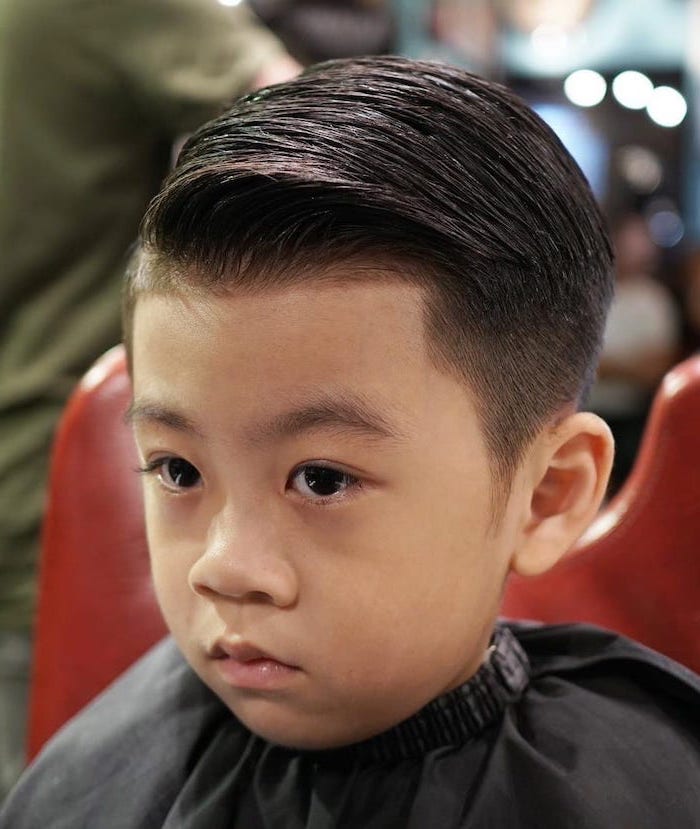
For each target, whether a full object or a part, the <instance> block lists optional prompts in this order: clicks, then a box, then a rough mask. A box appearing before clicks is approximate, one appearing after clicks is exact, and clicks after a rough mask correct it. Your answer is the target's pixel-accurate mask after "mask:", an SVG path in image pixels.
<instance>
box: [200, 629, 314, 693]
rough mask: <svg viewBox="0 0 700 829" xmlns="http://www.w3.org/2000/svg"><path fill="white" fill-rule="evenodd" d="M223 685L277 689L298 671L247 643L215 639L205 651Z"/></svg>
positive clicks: (294, 666) (248, 688)
mask: <svg viewBox="0 0 700 829" xmlns="http://www.w3.org/2000/svg"><path fill="white" fill-rule="evenodd" d="M207 654H208V656H209V657H210V658H211V659H213V660H214V662H215V664H216V669H217V672H218V674H219V676H220V677H221V678H222V679H223V680H224V682H225V683H226V684H227V685H232V686H233V687H236V688H240V689H246V690H260V691H264V690H268V691H271V690H277V689H280V688H282V687H283V686H285V685H287V684H288V683H289V681H290V680H291V679H292V678H293V677H294V676H295V675H297V674H298V673H300V668H298V667H297V666H296V665H288V664H287V663H285V662H281V661H280V660H278V659H276V658H275V657H274V656H271V655H270V654H269V653H267V652H266V651H263V650H262V649H261V648H258V647H257V646H256V645H253V644H252V643H250V642H245V641H242V640H237V641H235V642H231V641H230V640H227V639H223V638H222V639H217V641H216V642H215V643H214V645H213V647H212V648H210V649H209V650H208V652H207Z"/></svg>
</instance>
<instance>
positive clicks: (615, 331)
mask: <svg viewBox="0 0 700 829" xmlns="http://www.w3.org/2000/svg"><path fill="white" fill-rule="evenodd" d="M613 243H614V246H615V298H614V300H613V304H612V307H611V310H610V315H609V316H608V321H607V325H606V328H605V339H604V344H603V351H602V356H601V361H600V366H599V370H598V379H597V381H596V383H595V385H594V387H593V390H592V393H591V398H590V407H591V409H592V410H593V411H595V412H597V413H598V414H600V415H601V416H602V417H603V418H604V419H605V420H606V421H607V422H608V425H609V426H610V428H611V430H612V433H613V436H614V438H615V462H614V464H613V471H612V476H611V484H610V489H609V494H611V495H612V494H614V493H615V492H616V491H617V490H618V489H619V488H620V486H621V485H622V484H623V483H624V482H625V480H626V479H627V477H628V475H629V473H630V472H631V470H632V467H633V465H634V462H635V459H636V456H637V450H638V448H639V443H640V441H641V437H642V434H643V431H644V425H645V423H646V418H647V414H648V411H649V406H650V403H651V400H652V397H653V394H654V391H655V390H656V388H657V386H658V384H659V382H660V381H661V379H662V377H663V376H664V374H665V373H666V372H667V371H668V370H669V369H670V368H671V366H672V365H673V364H674V363H675V362H676V361H677V360H678V359H679V356H680V351H681V321H680V315H679V312H678V309H677V308H676V305H675V302H674V299H673V296H672V294H671V292H670V290H669V289H668V288H667V287H666V286H665V285H664V284H663V283H662V282H661V281H660V280H659V279H657V278H656V273H657V271H658V265H659V249H658V247H657V246H656V244H655V243H654V241H653V240H652V238H651V236H650V233H649V228H648V225H647V222H646V220H645V219H644V217H643V216H642V215H641V214H638V213H627V214H625V215H624V216H622V218H620V219H619V220H618V221H617V222H616V223H615V225H614V230H613Z"/></svg>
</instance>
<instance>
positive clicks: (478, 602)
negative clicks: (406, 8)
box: [0, 58, 700, 829]
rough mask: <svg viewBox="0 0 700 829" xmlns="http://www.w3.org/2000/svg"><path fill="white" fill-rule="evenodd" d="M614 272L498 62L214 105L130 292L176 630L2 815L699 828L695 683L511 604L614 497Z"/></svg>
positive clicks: (558, 157)
mask: <svg viewBox="0 0 700 829" xmlns="http://www.w3.org/2000/svg"><path fill="white" fill-rule="evenodd" d="M610 295H611V251H610V246H609V242H608V239H607V236H606V233H605V231H604V229H603V223H602V220H601V217H600V214H599V212H598V209H597V208H596V205H595V203H594V200H593V198H592V196H591V193H590V191H589V189H588V187H587V185H586V184H585V182H584V180H583V177H582V176H581V173H580V171H579V170H578V168H577V167H576V165H575V164H574V162H573V161H572V160H571V158H570V157H569V155H568V154H567V153H566V151H565V150H564V149H563V147H562V146H561V144H560V143H559V142H558V140H557V139H556V138H555V137H554V135H553V134H552V133H551V132H550V130H549V129H548V128H547V127H546V126H545V125H544V124H543V123H542V122H541V121H540V120H539V119H538V118H537V117H536V116H535V115H534V114H533V113H531V112H530V111H529V110H528V109H527V108H526V107H525V106H524V105H523V104H522V103H521V102H520V101H519V100H518V99H516V98H515V97H514V96H513V95H512V94H511V93H509V92H508V91H506V90H505V89H503V88H502V87H500V86H497V85H495V84H491V83H489V82H487V81H484V80H482V79H479V78H477V77H474V76H471V75H468V74H466V73H464V72H462V71H459V70H457V69H452V68H449V67H447V66H441V65H437V64H429V63H419V62H410V61H407V60H403V59H398V58H387V59H369V58H368V59H362V60H357V61H341V62H334V63H329V64H325V65H321V66H319V67H316V68H315V69H312V70H310V71H308V72H307V73H305V74H304V75H303V76H301V77H300V78H298V79H297V80H294V81H291V82H289V83H287V84H285V85H280V86H276V87H271V88H268V89H267V90H264V91H262V92H259V93H257V94H254V95H252V96H249V97H248V98H245V99H243V100H241V101H239V102H238V103H236V104H235V105H234V106H233V107H232V108H231V109H230V110H229V111H228V112H226V113H225V114H224V115H222V116H221V117H220V118H218V119H217V120H215V121H213V122H211V123H210V124H208V125H207V126H205V127H204V128H203V129H202V130H200V131H199V132H198V133H197V134H196V135H195V136H194V137H193V138H192V139H191V140H190V141H189V143H188V144H187V145H186V147H185V149H184V151H183V153H182V155H181V158H180V160H179V163H178V166H177V168H176V170H175V171H174V172H173V174H172V176H171V178H170V179H169V181H168V182H167V183H166V184H165V186H164V188H163V190H162V192H161V194H160V195H159V196H158V197H157V198H156V200H155V201H154V203H153V204H152V206H151V208H150V210H149V213H148V215H147V217H146V219H145V223H144V227H143V238H142V252H141V256H140V259H139V263H138V266H137V267H136V268H135V269H134V272H133V273H132V274H131V275H130V277H129V282H128V286H127V296H126V338H127V345H128V349H129V354H130V360H131V371H132V377H133V385H134V400H133V404H132V406H131V409H130V413H129V416H130V418H131V420H132V422H133V424H134V430H135V435H136V441H137V444H138V448H139V453H140V456H141V459H142V464H143V470H142V471H143V474H144V490H145V502H146V516H147V527H148V537H149V545H150V550H151V556H152V565H153V576H154V580H155V584H156V589H157V594H158V598H159V601H160V604H161V607H162V610H163V613H164V615H165V618H166V620H167V623H168V625H169V627H170V630H171V631H172V634H173V640H174V643H175V644H174V643H173V641H172V640H168V641H166V642H165V643H163V644H161V645H159V646H158V647H156V648H155V649H154V650H153V651H152V652H151V653H150V654H148V655H147V656H146V657H145V658H144V659H143V660H141V662H139V663H138V664H137V665H136V666H135V667H134V668H133V669H132V670H131V671H129V672H128V673H127V674H126V675H125V676H124V677H123V678H122V679H121V680H119V681H118V682H117V683H116V684H115V685H114V686H113V687H112V688H111V689H110V690H108V691H107V692H106V693H105V694H104V695H103V696H102V697H101V698H99V699H98V700H97V701H96V702H95V703H93V705H91V706H90V707H89V708H88V709H87V710H86V711H85V712H84V713H83V714H81V715H80V716H79V717H78V718H77V719H76V720H74V721H73V723H72V724H70V725H69V726H68V727H67V728H66V729H65V730H63V731H62V733H60V734H59V735H58V736H57V737H56V738H55V739H54V740H53V741H52V743H51V744H50V746H49V747H47V749H46V750H45V751H44V752H43V754H42V755H41V757H40V758H39V759H38V761H37V762H36V763H35V765H34V767H33V768H32V769H31V770H30V771H29V772H28V773H27V774H26V775H25V777H24V779H23V781H22V782H21V783H20V784H19V786H18V788H17V789H16V790H15V793H14V795H13V796H12V797H11V798H10V801H9V803H8V804H7V806H6V809H5V811H4V813H3V818H2V820H0V824H2V826H3V827H10V826H12V827H13V828H15V829H16V827H30V826H31V827H36V826H42V827H43V826H51V827H66V829H67V828H68V827H70V829H76V828H77V827H99V829H105V828H108V827H169V828H170V829H172V827H188V829H189V827H203V828H204V829H212V828H213V827H242V829H256V828H257V827H275V829H276V828H277V827H280V829H293V828H295V827H313V829H322V828H323V829H325V828H326V827H336V826H342V827H351V829H368V828H370V827H377V829H391V828H392V827H402V828H403V827H411V829H422V828H423V827H440V829H448V827H479V829H484V828H486V829H488V828H489V827H495V829H503V828H505V829H511V827H516V829H517V827H528V828H530V827H538V828H540V827H553V829H564V827H576V829H601V828H602V827H615V828H616V829H617V827H630V829H659V827H662V826H672V827H674V829H690V827H697V826H698V820H699V818H698V814H699V813H700V811H699V807H700V735H699V733H698V716H697V715H698V704H699V703H700V684H699V683H698V679H697V678H696V677H694V676H693V675H692V674H691V673H690V672H689V671H686V670H684V669H683V668H681V667H680V666H677V665H675V664H673V663H671V662H670V661H668V660H666V659H665V658H663V657H661V656H659V655H656V654H654V653H652V652H650V651H647V650H645V649H643V648H641V647H639V646H637V645H634V644H633V643H631V642H628V641H626V640H624V639H622V638H620V637H618V636H616V635H614V634H611V633H606V632H602V631H598V630H595V629H591V628H583V627H582V628H579V627H577V626H559V627H549V628H548V627H540V626H533V625H530V626H528V625H515V624H512V625H506V624H497V622H496V618H497V614H498V610H499V601H500V597H501V593H502V589H503V584H504V581H505V579H506V577H507V575H508V573H509V572H510V571H511V570H515V571H517V572H519V573H525V574H536V573H539V572H541V571H544V570H546V569H547V568H548V567H550V566H551V565H552V564H553V563H554V562H555V561H556V560H557V559H558V558H559V557H560V556H562V555H563V554H564V553H565V552H566V551H567V549H568V548H569V547H570V546H571V544H572V543H573V542H574V541H575V539H576V538H577V537H578V535H579V534H580V533H581V532H582V530H583V529H584V528H585V527H586V525H587V523H588V522H589V521H590V520H591V518H592V517H593V516H594V515H595V513H596V511H597V509H598V506H599V504H600V501H601V499H602V497H603V493H604V492H605V487H606V482H607V478H608V474H609V470H610V464H611V457H612V445H611V439H610V435H609V431H608V429H607V427H606V426H605V424H604V423H603V422H602V421H601V420H600V419H598V418H597V417H596V416H594V415H592V414H590V413H586V412H582V411H579V403H580V400H581V398H582V395H583V394H584V392H585V389H586V387H587V385H588V383H589V381H590V379H591V376H592V374H593V371H594V367H595V362H596V357H597V354H598V350H599V346H600V339H601V332H602V329H603V324H604V320H605V314H606V310H607V307H608V304H609V300H610ZM88 462H89V459H88ZM183 656H184V658H183Z"/></svg>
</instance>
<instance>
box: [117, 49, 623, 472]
mask: <svg viewBox="0 0 700 829" xmlns="http://www.w3.org/2000/svg"><path fill="white" fill-rule="evenodd" d="M338 265H343V266H346V267H344V269H343V270H344V272H346V273H348V274H349V275H348V277H347V278H348V280H351V279H353V278H357V279H368V278H372V274H374V275H375V276H374V278H386V276H385V277H381V276H378V275H377V274H380V273H382V272H383V273H384V274H386V272H387V271H389V272H391V274H393V278H396V279H399V280H405V281H409V282H412V283H415V284H416V285H420V286H423V287H424V289H425V290H424V295H425V323H426V333H427V340H428V343H429V347H430V350H431V356H432V357H433V359H434V361H435V362H436V365H438V366H439V367H440V368H442V369H444V370H447V371H449V372H451V373H452V374H453V375H454V376H456V377H458V378H459V379H462V380H464V382H466V383H467V384H468V385H469V387H470V390H471V391H472V394H473V395H474V397H475V399H476V401H477V406H478V410H479V416H480V419H481V423H482V427H483V429H484V434H485V437H486V441H487V445H488V447H489V449H490V451H491V453H492V457H493V460H494V472H495V475H494V480H495V481H500V482H502V483H506V484H507V482H508V481H509V480H510V478H511V476H512V472H513V470H514V469H515V468H516V466H517V463H518V461H519V460H520V458H521V456H522V452H523V450H524V448H525V447H526V446H527V445H528V443H529V442H530V441H531V440H532V439H533V437H534V436H535V435H536V434H537V433H538V432H539V431H540V430H541V428H542V427H543V426H544V424H545V423H547V422H549V421H550V420H551V419H552V418H554V417H555V416H556V415H557V413H558V412H560V411H562V409H563V408H564V407H566V406H567V405H569V406H570V405H572V404H573V405H578V403H579V402H580V399H581V396H582V395H583V394H584V393H585V391H586V389H587V386H588V385H589V383H590V381H591V379H592V376H593V372H594V370H595V365H596V362H597V357H598V353H599V349H600V344H601V339H602V332H603V327H604V322H605V317H606V313H607V309H608V305H609V302H610V299H611V295H612V274H611V271H612V252H611V246H610V242H609V239H608V236H607V232H606V230H605V227H604V222H603V220H602V217H601V214H600V211H599V209H598V207H597V205H596V203H595V200H594V198H593V195H592V194H591V191H590V189H589V187H588V184H587V183H586V181H585V179H584V177H583V175H582V173H581V171H580V170H579V168H578V166H577V165H576V163H575V162H574V161H573V159H572V158H571V156H570V155H569V153H568V152H567V151H566V150H565V149H564V147H563V146H562V144H561V143H560V141H559V140H558V139H557V137H556V136H555V135H554V133H553V132H552V131H551V130H550V129H549V127H547V125H546V124H545V123H544V122H543V121H542V120H541V119H540V118H539V117H538V116H537V115H535V114H534V113H533V112H532V111H531V110H530V109H529V108H528V107H527V106H526V105H525V104H524V103H523V102H522V101H520V99H518V98H517V97H516V96H515V95H514V94H513V93H512V92H510V91H509V90H507V89H506V88H504V87H502V86H500V85H498V84H495V83H492V82H490V81H487V80H484V79H483V78H480V77H478V76H475V75H472V74H469V73H467V72H464V71H462V70H460V69H457V68H453V67H450V66H446V65H442V64H437V63H430V62H419V61H411V60H408V59H403V58H391V57H390V58H361V59H355V60H341V61H331V62H329V63H325V64H320V65H318V66H315V67H312V68H311V69H309V70H307V71H306V72H304V74H302V75H301V76H299V77H298V78H296V79H294V80H292V81H289V82H288V83H284V84H280V85H277V86H272V87H268V88H266V89H263V90H261V91H258V92H256V93H253V94H251V95H248V96H247V97H245V98H242V99H240V100H239V101H237V102H235V103H234V104H233V106H232V107H231V108H230V109H228V110H227V111H226V112H224V113H223V114H222V115H221V116H220V117H218V118H216V119H215V120H213V121H211V122H210V123H208V124H206V125H205V126H204V127H202V129H200V130H199V131H198V132H197V133H195V134H194V135H193V136H192V137H191V138H190V139H189V141H188V142H187V143H186V145H185V147H184V148H183V150H182V152H181V154H180V157H179V159H178V163H177V165H176V167H175V169H174V170H173V172H172V174H171V175H170V177H169V178H168V180H167V181H166V183H165V185H164V187H163V189H162V190H161V192H160V194H159V195H158V196H157V197H156V198H155V199H154V200H153V202H152V203H151V206H150V208H149V210H148V212H147V214H146V217H145V219H144V222H143V226H142V233H141V252H140V256H139V257H138V261H137V264H136V266H135V267H134V268H133V269H132V270H131V272H130V274H129V276H128V278H127V287H126V293H125V333H126V338H127V345H128V338H129V335H130V327H131V322H130V320H131V314H132V312H133V307H134V303H135V302H136V301H137V299H138V297H139V295H141V294H143V293H149V292H150V293H163V292H168V291H174V292H183V291H208V292H212V293H216V292H224V291H228V290H231V289H239V290H241V289H248V290H264V289H266V288H269V287H271V286H284V285H291V284H294V283H295V282H300V281H303V280H313V279H323V278H324V273H325V274H328V273H335V274H336V277H337V266H338ZM334 268H335V270H334ZM271 336H272V334H271Z"/></svg>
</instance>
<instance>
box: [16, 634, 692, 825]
mask: <svg viewBox="0 0 700 829" xmlns="http://www.w3.org/2000/svg"><path fill="white" fill-rule="evenodd" d="M0 827H2V829H30V827H31V829H37V828H38V827H41V828H42V829H43V828H44V827H49V828H50V829H117V828H119V829H155V827H166V828H167V829H194V827H197V829H200V827H201V829H218V827H221V829H223V828H224V827H226V829H230V828H231V827H240V829H263V827H265V829H301V828H302V827H308V829H331V827H347V829H394V828H395V829H451V827H475V829H520V827H522V828H523V829H568V828H569V827H571V829H667V828H668V829H698V827H700V678H698V677H697V676H695V675H694V674H693V673H691V672H690V671H688V670H686V669H685V668H683V667H681V666H680V665H677V664H675V663H674V662H672V661H670V660H668V659H666V658H665V657H663V656H661V655H659V654H657V653H654V652H653V651H650V650H647V649H646V648H643V647H642V646H640V645H637V644H635V643H633V642H630V641H629V640H626V639H624V638H622V637H620V636H618V635H616V634H613V633H610V632H607V631H603V630H599V629H595V628H590V627H583V626H578V625H558V626H539V625H537V626H536V625H524V624H511V623H508V624H501V625H499V626H498V627H497V628H496V631H495V634H494V638H493V642H492V646H491V648H490V650H489V658H488V659H487V661H486V662H485V663H484V664H483V665H482V666H481V668H480V669H479V671H478V672H477V673H476V674H475V675H474V676H473V677H472V678H471V679H470V680H469V681H468V682H466V683H465V684H464V685H462V686H460V687H459V688H457V689H455V690H453V691H451V692H449V693H447V694H445V695H443V696H441V697H438V698H437V699H435V700H433V701H432V702H430V703H429V704H428V705H426V706H425V707H424V708H423V709H421V710H420V711H418V712H417V713H416V714H414V715H413V716H412V717H410V718H409V719H408V720H405V721H404V722H401V723H399V724H398V725H396V726H395V727H394V728H392V729H390V730H389V731H386V732H384V733H382V734H379V735H377V736H375V737H373V738H371V739H369V740H366V741H364V742H361V743H357V744H355V745H352V746H347V747H344V748H340V749H333V750H326V751H297V750H292V749H287V748H282V747H280V746H277V745H273V744H271V743H269V742H267V741H266V740H263V739H261V738H260V737H257V736H255V735H254V734H252V733H251V732H250V731H248V729H246V728H245V727H244V726H243V725H242V724H241V723H240V722H239V721H238V720H237V719H236V718H235V717H234V715H233V714H232V713H231V712H230V711H229V710H228V709H227V708H226V707H225V706H224V705H223V703H222V702H221V701H220V700H219V699H218V698H217V697H216V696H215V695H214V694H213V693H212V692H211V691H210V690H209V689H208V688H207V687H206V686H205V685H204V684H203V683H202V682H201V680H199V678H198V677H197V676H196V675H195V674H194V672H193V671H192V670H191V668H190V667H189V666H188V665H187V663H186V662H185V661H184V659H183V657H182V656H181V654H180V653H179V651H178V650H177V648H176V646H175V645H174V643H173V642H172V640H170V639H166V640H165V641H164V642H162V643H161V644H159V645H158V646H156V647H155V648H154V649H153V650H152V651H150V652H149V653H148V654H147V655H146V656H145V657H144V658H143V659H142V660H141V661H140V662H138V663H137V664H136V665H135V666H134V667H133V668H132V669H131V670H129V671H128V672H127V673H126V674H124V676H123V677H121V678H120V679H119V680H118V681H117V682H116V683H115V684H114V685H113V686H111V688H110V689H108V690H107V691H106V692H105V693H104V694H102V695H101V696H100V697H99V698H98V699H97V700H96V701H95V702H93V703H92V704H91V705H90V706H89V707H88V708H86V709H85V710H84V711H83V712H82V713H81V714H80V715H79V716H78V717H77V718H75V719H74V720H72V721H71V722H70V723H69V724H68V725H67V726H66V727H65V728H64V729H62V731H61V732H59V734H58V735H57V736H56V737H55V738H54V739H53V740H52V741H51V742H50V743H49V744H48V745H47V747H46V748H45V749H44V751H43V752H42V753H41V754H40V756H39V757H38V759H37V760H36V761H35V763H34V764H33V765H32V766H31V767H30V768H29V769H28V770H27V771H26V772H25V775H24V776H23V778H22V779H21V781H20V783H19V784H18V786H17V787H16V788H15V790H14V792H13V793H12V794H11V796H10V797H9V799H8V801H7V802H6V803H5V807H4V809H3V811H2V813H0Z"/></svg>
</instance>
